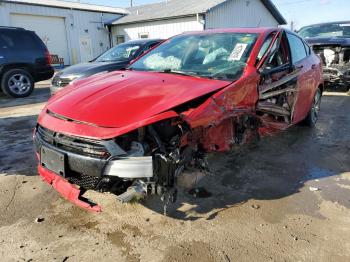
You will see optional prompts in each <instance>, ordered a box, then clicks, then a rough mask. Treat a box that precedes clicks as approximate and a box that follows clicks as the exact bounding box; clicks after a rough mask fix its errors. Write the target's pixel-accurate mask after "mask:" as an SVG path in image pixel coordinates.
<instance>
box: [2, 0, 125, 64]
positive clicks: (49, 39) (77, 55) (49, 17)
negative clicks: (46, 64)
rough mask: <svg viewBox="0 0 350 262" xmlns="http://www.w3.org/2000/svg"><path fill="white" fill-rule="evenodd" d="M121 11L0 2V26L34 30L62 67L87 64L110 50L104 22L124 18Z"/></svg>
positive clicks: (37, 1)
mask: <svg viewBox="0 0 350 262" xmlns="http://www.w3.org/2000/svg"><path fill="white" fill-rule="evenodd" d="M127 13H128V12H127V11H126V10H125V9H122V8H113V7H104V6H97V5H89V4H81V3H77V2H75V3H74V2H65V1H58V0H13V1H12V0H8V1H7V0H0V26H14V27H23V28H25V29H28V30H32V31H35V32H36V33H37V35H38V36H39V37H40V38H41V39H42V40H43V41H44V43H45V44H46V45H47V47H48V49H49V51H50V53H51V54H55V55H58V56H59V57H61V58H64V62H65V64H66V65H70V64H75V63H78V62H86V61H89V60H91V59H93V58H95V57H96V56H98V55H99V54H101V53H102V52H103V51H105V50H107V49H108V48H109V47H110V33H109V31H108V27H106V26H105V23H107V22H110V21H114V20H115V19H117V18H119V17H121V16H122V15H126V14H127Z"/></svg>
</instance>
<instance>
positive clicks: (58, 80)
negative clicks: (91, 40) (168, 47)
mask: <svg viewBox="0 0 350 262" xmlns="http://www.w3.org/2000/svg"><path fill="white" fill-rule="evenodd" d="M162 41H163V40H161V39H140V40H133V41H129V42H126V43H123V44H120V45H117V46H115V47H113V48H111V49H109V50H108V51H106V52H105V53H103V54H102V55H100V56H99V57H97V58H96V59H94V60H92V61H90V62H88V63H81V64H77V65H73V66H70V67H67V68H66V69H64V70H62V71H61V72H59V73H57V74H56V75H55V77H54V78H53V80H52V85H51V94H54V93H56V92H57V91H58V90H60V89H62V88H63V87H65V86H66V85H68V84H69V83H70V82H72V81H73V80H76V79H78V78H79V79H81V78H84V77H88V76H92V75H95V74H98V73H103V72H110V71H114V70H120V69H124V68H125V67H127V66H128V65H129V63H130V62H131V61H132V60H134V59H135V58H137V57H138V56H140V55H142V54H144V53H145V52H146V51H147V50H149V49H151V48H152V47H154V46H156V45H158V44H159V43H160V42H162Z"/></svg>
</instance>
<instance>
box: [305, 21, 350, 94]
mask: <svg viewBox="0 0 350 262" xmlns="http://www.w3.org/2000/svg"><path fill="white" fill-rule="evenodd" d="M299 34H300V36H302V37H303V38H304V39H305V41H306V42H307V43H308V44H309V45H310V46H311V47H312V48H313V50H314V52H315V53H316V54H318V55H319V56H320V57H321V60H322V63H323V72H324V80H325V84H326V87H327V88H331V89H336V90H341V91H347V90H349V88H350V21H346V22H331V23H323V24H316V25H310V26H306V27H303V28H301V29H300V30H299Z"/></svg>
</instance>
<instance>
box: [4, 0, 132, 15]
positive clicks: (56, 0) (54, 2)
mask: <svg viewBox="0 0 350 262" xmlns="http://www.w3.org/2000/svg"><path fill="white" fill-rule="evenodd" d="M2 2H10V3H18V4H29V5H39V6H49V7H58V8H67V9H75V10H84V11H92V12H101V13H112V14H122V15H126V14H128V13H129V12H128V11H127V10H126V9H123V8H118V7H110V6H102V5H91V4H83V3H78V2H68V1H61V0H4V1H2Z"/></svg>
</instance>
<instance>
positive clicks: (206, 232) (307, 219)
mask: <svg viewBox="0 0 350 262" xmlns="http://www.w3.org/2000/svg"><path fill="white" fill-rule="evenodd" d="M47 98H48V88H45V87H44V86H41V88H37V89H36V91H35V93H34V95H33V96H31V97H30V98H27V99H20V100H10V99H6V98H5V97H0V134H1V136H0V210H1V212H0V256H1V259H0V260H1V261H97V260H98V259H99V260H100V261H201V262H205V261H224V262H228V261H350V132H349V131H350V114H349V112H350V96H346V95H345V94H331V93H329V94H327V95H326V96H324V97H323V101H322V112H321V116H320V119H319V123H318V125H317V127H316V128H314V129H308V128H307V127H301V126H297V127H293V128H291V129H289V130H288V131H286V132H283V133H281V134H279V135H276V136H274V137H268V138H265V139H263V140H261V141H260V142H259V143H256V144H252V145H249V146H246V147H242V148H241V149H240V150H239V151H235V152H232V153H228V154H220V155H212V156H211V157H210V164H211V166H212V170H213V175H211V176H207V177H205V178H204V179H203V180H201V181H200V186H203V187H204V188H205V189H206V190H207V191H208V192H210V193H211V196H210V197H208V198H193V197H192V196H190V195H189V194H188V193H186V192H183V191H180V194H179V198H178V201H177V203H176V204H174V205H172V206H170V207H169V215H168V216H167V217H165V216H163V215H162V205H161V203H160V201H159V200H158V199H157V198H151V199H148V200H147V201H144V202H141V203H134V204H124V205H123V204H120V203H118V202H117V201H116V199H115V196H113V195H111V194H100V193H96V192H88V197H89V198H91V199H93V200H94V201H96V202H98V203H100V204H101V205H102V207H103V212H102V213H101V214H94V213H90V212H87V211H85V210H82V209H79V208H78V207H75V206H73V205H72V204H70V203H69V202H67V201H65V200H64V199H62V198H61V197H60V196H59V195H58V194H57V193H56V192H55V191H54V190H53V189H52V188H51V187H50V186H48V185H47V184H45V183H43V182H42V181H41V179H40V178H39V177H38V176H37V172H36V167H35V166H36V163H35V158H34V153H33V146H32V138H31V136H32V134H31V133H32V129H33V127H34V125H35V122H36V118H37V114H38V112H39V111H40V109H41V108H42V107H43V105H44V102H45V101H46V100H47Z"/></svg>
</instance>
